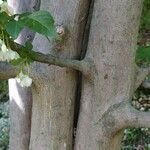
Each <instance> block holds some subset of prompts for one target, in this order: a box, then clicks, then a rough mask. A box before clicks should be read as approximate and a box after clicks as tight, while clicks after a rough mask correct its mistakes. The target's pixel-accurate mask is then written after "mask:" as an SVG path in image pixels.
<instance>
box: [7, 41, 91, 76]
mask: <svg viewBox="0 0 150 150" xmlns="http://www.w3.org/2000/svg"><path fill="white" fill-rule="evenodd" d="M9 47H10V49H11V50H13V51H16V52H17V53H18V54H19V55H20V56H21V55H22V53H26V54H27V56H29V57H30V58H31V59H32V60H33V61H37V62H41V63H45V64H48V65H56V66H60V67H68V68H72V69H75V70H78V71H80V72H82V73H83V74H84V75H86V76H89V75H90V74H91V70H92V67H93V66H92V63H91V62H90V61H88V60H81V61H79V60H73V59H63V58H57V57H55V56H52V55H50V54H47V55H46V54H43V53H40V52H36V51H33V50H32V49H31V50H28V51H24V50H23V48H24V46H22V45H20V44H18V43H15V42H14V41H12V40H11V39H9Z"/></svg>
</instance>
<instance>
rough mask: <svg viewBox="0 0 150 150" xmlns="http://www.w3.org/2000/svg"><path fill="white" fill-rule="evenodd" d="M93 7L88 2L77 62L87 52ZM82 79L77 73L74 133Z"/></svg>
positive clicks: (91, 1) (80, 73) (92, 4)
mask: <svg viewBox="0 0 150 150" xmlns="http://www.w3.org/2000/svg"><path fill="white" fill-rule="evenodd" d="M93 6H94V0H90V3H89V9H88V12H87V16H86V24H85V28H84V33H83V38H82V39H83V40H82V42H81V53H80V56H79V60H84V58H85V55H86V52H87V47H88V41H89V32H90V25H91V19H92V12H93ZM85 61H86V60H85ZM90 65H91V66H92V63H90ZM90 70H91V71H90V72H89V74H92V73H93V72H92V69H90ZM89 76H91V75H89ZM82 78H83V75H82V72H78V77H77V90H76V98H75V107H74V130H75V132H76V128H77V123H78V117H79V109H80V99H81V89H82Z"/></svg>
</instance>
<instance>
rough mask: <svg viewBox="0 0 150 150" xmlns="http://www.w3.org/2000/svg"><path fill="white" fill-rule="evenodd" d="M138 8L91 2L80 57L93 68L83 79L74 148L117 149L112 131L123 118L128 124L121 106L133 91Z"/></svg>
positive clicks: (137, 2)
mask: <svg viewBox="0 0 150 150" xmlns="http://www.w3.org/2000/svg"><path fill="white" fill-rule="evenodd" d="M141 9H142V0H97V1H95V3H94V10H93V16H92V22H91V29H90V37H89V43H88V49H87V55H86V57H85V59H89V60H90V61H91V62H93V64H94V66H95V69H94V70H93V78H92V80H89V79H83V84H82V85H83V86H82V97H81V108H80V116H79V122H78V128H77V137H76V146H75V150H116V149H119V145H120V141H121V139H120V137H121V133H119V134H118V135H117V133H118V132H120V130H122V129H123V128H124V124H122V122H123V120H125V119H126V118H127V120H128V116H127V114H126V112H120V111H121V109H120V108H122V107H125V103H126V102H128V101H130V100H131V98H132V95H133V92H134V83H135V52H136V45H137V44H136V42H137V35H138V25H139V20H140V14H141ZM119 116H122V118H120V119H118V118H119ZM121 119H122V120H121ZM128 125H129V124H128Z"/></svg>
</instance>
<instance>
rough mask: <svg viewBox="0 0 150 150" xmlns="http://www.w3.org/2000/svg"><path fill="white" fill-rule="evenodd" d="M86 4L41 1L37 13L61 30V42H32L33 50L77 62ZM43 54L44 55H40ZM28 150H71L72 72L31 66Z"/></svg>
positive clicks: (72, 0)
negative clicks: (49, 16) (52, 20)
mask: <svg viewBox="0 0 150 150" xmlns="http://www.w3.org/2000/svg"><path fill="white" fill-rule="evenodd" d="M88 8H89V1H87V0H50V1H49V0H45V1H41V10H47V11H50V12H51V13H52V15H53V16H54V18H55V21H56V22H55V24H56V27H57V28H63V30H64V32H65V33H64V35H63V36H64V39H63V41H62V42H57V41H54V40H51V39H50V40H47V39H46V38H43V37H42V36H40V35H38V34H37V35H36V37H35V39H34V42H33V43H34V45H35V48H36V49H38V50H39V51H40V52H42V53H45V54H52V55H54V56H57V57H60V58H72V59H73V58H74V59H75V58H79V53H80V51H81V42H82V37H83V32H84V26H85V23H86V20H87V13H88ZM44 50H45V51H44ZM32 70H34V72H36V74H37V75H36V77H35V78H34V83H33V87H32V91H33V108H32V125H31V140H30V150H37V149H38V150H72V146H73V143H72V139H73V115H74V101H75V93H76V84H77V83H76V79H77V73H76V71H74V70H72V69H69V68H60V67H56V66H53V65H51V66H48V65H44V64H39V63H35V64H34V66H33V68H32Z"/></svg>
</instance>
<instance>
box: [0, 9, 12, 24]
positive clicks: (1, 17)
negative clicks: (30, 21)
mask: <svg viewBox="0 0 150 150" xmlns="http://www.w3.org/2000/svg"><path fill="white" fill-rule="evenodd" d="M10 19H11V17H10V16H8V14H7V13H6V12H1V13H0V25H2V26H3V27H4V26H5V25H6V24H7V23H8V21H9V20H10Z"/></svg>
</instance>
